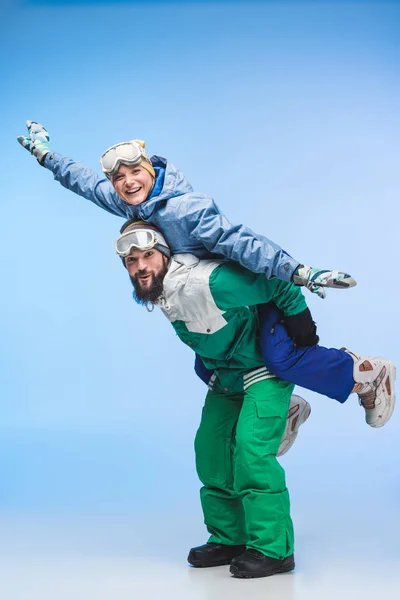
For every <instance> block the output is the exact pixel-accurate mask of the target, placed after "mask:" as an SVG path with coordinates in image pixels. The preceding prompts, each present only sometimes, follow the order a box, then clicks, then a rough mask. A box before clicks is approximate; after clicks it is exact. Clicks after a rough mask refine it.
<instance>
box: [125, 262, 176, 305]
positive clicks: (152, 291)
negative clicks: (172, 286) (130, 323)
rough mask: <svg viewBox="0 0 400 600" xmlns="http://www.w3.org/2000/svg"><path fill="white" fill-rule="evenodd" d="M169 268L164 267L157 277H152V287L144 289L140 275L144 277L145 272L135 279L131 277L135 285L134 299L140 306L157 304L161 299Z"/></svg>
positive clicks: (137, 275)
mask: <svg viewBox="0 0 400 600" xmlns="http://www.w3.org/2000/svg"><path fill="white" fill-rule="evenodd" d="M167 271H168V266H167V265H163V267H162V269H161V271H160V272H159V273H158V274H157V275H154V274H153V275H152V276H151V286H150V287H146V288H143V287H142V286H141V285H140V283H139V277H140V275H144V273H143V272H141V273H137V274H136V275H135V276H134V277H130V280H131V282H132V285H133V289H134V292H133V297H134V299H135V300H136V302H137V303H138V304H146V303H147V302H151V303H152V304H155V303H156V302H157V300H158V299H159V298H160V296H161V295H162V293H163V291H164V286H163V283H164V277H165V275H166V274H167Z"/></svg>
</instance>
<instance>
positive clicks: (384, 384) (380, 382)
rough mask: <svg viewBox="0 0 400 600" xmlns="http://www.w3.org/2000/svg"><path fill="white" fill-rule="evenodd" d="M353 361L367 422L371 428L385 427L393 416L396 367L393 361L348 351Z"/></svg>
mask: <svg viewBox="0 0 400 600" xmlns="http://www.w3.org/2000/svg"><path fill="white" fill-rule="evenodd" d="M346 352H348V353H349V354H350V355H351V356H352V358H353V360H354V369H353V378H354V381H355V383H356V384H359V389H357V390H356V393H357V395H358V399H359V402H360V404H361V405H362V406H363V407H364V409H365V420H366V422H367V423H368V425H370V426H371V427H383V425H385V423H387V422H388V421H389V419H390V417H391V416H392V414H393V410H394V406H395V402H396V391H395V387H394V382H395V379H396V367H395V366H394V363H393V362H392V361H391V360H387V359H386V358H380V357H372V356H359V355H358V354H355V353H354V352H351V351H350V350H347V349H346Z"/></svg>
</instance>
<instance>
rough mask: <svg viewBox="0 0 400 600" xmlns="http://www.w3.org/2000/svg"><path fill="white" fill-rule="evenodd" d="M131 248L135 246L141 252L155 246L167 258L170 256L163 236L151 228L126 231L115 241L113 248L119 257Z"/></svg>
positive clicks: (127, 253) (124, 255) (125, 254)
mask: <svg viewBox="0 0 400 600" xmlns="http://www.w3.org/2000/svg"><path fill="white" fill-rule="evenodd" d="M132 248H137V249H138V250H141V251H142V252H145V251H146V250H151V249H152V248H155V249H156V250H159V251H160V252H162V254H164V255H165V256H167V257H168V258H169V257H170V256H171V252H170V249H169V248H168V246H167V242H166V241H165V239H164V237H163V236H162V235H161V234H160V233H158V232H156V231H153V230H152V229H133V230H131V231H127V232H125V233H123V234H122V235H121V236H120V237H119V238H118V239H117V240H116V242H115V250H116V252H117V254H118V256H121V258H125V257H126V256H129V254H130V253H131V252H132Z"/></svg>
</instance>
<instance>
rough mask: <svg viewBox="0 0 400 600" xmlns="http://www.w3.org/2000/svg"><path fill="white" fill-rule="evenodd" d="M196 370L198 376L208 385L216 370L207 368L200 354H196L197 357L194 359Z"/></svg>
mask: <svg viewBox="0 0 400 600" xmlns="http://www.w3.org/2000/svg"><path fill="white" fill-rule="evenodd" d="M194 370H195V372H196V375H197V377H200V379H201V380H202V381H204V383H205V384H207V385H208V382H209V381H210V377H211V375H212V374H213V372H214V371H212V370H210V369H207V368H206V367H205V366H204V363H203V361H202V360H201V358H200V356H199V355H198V354H196V358H195V361H194Z"/></svg>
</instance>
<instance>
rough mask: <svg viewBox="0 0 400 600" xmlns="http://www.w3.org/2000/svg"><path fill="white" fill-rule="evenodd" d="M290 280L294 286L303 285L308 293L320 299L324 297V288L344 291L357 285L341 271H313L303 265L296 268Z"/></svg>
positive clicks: (349, 276)
mask: <svg viewBox="0 0 400 600" xmlns="http://www.w3.org/2000/svg"><path fill="white" fill-rule="evenodd" d="M292 280H293V283H294V284H295V285H304V286H305V287H306V288H307V289H308V290H310V292H313V293H314V294H318V296H319V297H320V298H325V296H326V293H325V290H324V288H325V287H330V288H335V289H339V290H345V289H347V288H351V287H354V286H355V285H357V282H356V280H355V279H353V278H352V276H351V275H349V274H348V273H343V271H330V270H324V269H313V268H312V267H306V266H304V265H299V266H298V267H297V269H296V270H295V272H294V274H293V278H292Z"/></svg>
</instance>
